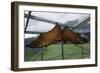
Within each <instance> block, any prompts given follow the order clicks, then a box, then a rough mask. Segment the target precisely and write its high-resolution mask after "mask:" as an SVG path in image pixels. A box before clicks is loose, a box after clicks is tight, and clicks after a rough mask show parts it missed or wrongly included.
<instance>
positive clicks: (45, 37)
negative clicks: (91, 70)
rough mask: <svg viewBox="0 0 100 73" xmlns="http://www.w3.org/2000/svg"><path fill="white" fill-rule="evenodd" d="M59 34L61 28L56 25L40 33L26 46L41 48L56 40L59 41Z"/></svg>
mask: <svg viewBox="0 0 100 73" xmlns="http://www.w3.org/2000/svg"><path fill="white" fill-rule="evenodd" d="M60 34H61V28H60V26H59V25H56V26H55V27H54V28H53V29H52V30H51V31H49V32H46V33H41V34H40V36H39V37H38V38H37V39H36V40H35V41H32V42H31V44H30V45H27V46H28V47H31V48H42V47H44V46H47V45H50V44H52V43H55V42H57V41H61V39H62V37H61V36H60Z"/></svg>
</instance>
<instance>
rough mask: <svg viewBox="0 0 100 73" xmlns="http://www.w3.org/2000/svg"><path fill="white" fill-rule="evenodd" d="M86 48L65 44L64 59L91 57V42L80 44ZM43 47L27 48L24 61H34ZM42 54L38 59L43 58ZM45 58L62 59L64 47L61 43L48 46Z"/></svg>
mask: <svg viewBox="0 0 100 73" xmlns="http://www.w3.org/2000/svg"><path fill="white" fill-rule="evenodd" d="M78 45H79V46H81V47H83V48H84V49H82V48H80V47H78V46H76V45H74V44H64V45H63V47H64V49H63V50H64V59H82V58H89V57H90V54H89V53H90V51H89V50H90V44H89V43H86V44H78ZM41 50H42V49H41V48H34V49H32V48H27V47H26V48H25V54H24V61H33V60H34V58H35V57H36V56H37V55H38V54H39V52H40V51H41ZM41 57H42V56H41V54H40V56H39V57H38V58H36V61H40V60H41ZM43 60H62V48H61V45H60V44H52V45H50V46H48V47H47V48H46V49H45V50H44V52H43Z"/></svg>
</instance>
